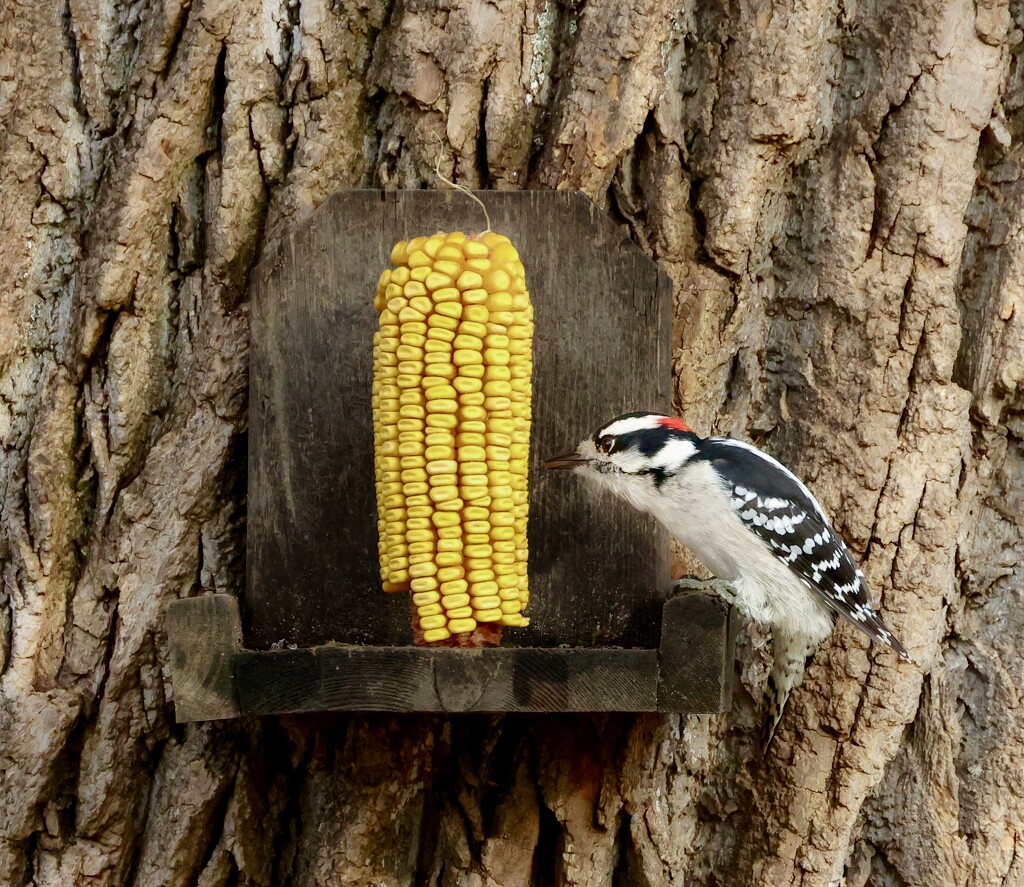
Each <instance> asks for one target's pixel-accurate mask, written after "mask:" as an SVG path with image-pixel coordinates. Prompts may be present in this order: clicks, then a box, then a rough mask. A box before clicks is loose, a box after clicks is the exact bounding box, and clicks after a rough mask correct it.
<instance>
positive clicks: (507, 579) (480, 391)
mask: <svg viewBox="0 0 1024 887" xmlns="http://www.w3.org/2000/svg"><path fill="white" fill-rule="evenodd" d="M391 261H392V263H393V264H394V265H395V267H394V268H393V269H389V270H386V271H384V272H383V273H382V274H381V276H380V279H379V280H378V283H377V297H376V299H375V301H374V307H375V308H376V309H377V311H378V312H379V326H378V330H377V332H376V333H375V334H374V339H373V366H374V375H373V427H374V442H375V447H374V453H375V473H376V487H377V507H378V531H379V538H380V542H379V554H380V566H381V579H382V583H383V588H384V590H385V591H389V592H397V591H411V592H412V601H413V604H414V606H415V608H416V613H417V616H418V620H419V627H420V629H421V630H422V632H423V639H424V640H425V641H427V642H440V641H446V640H448V639H449V638H450V637H452V636H453V635H461V634H465V633H469V632H473V631H475V630H476V628H477V624H478V623H484V624H487V623H492V624H500V625H505V626H511V627H518V626H523V625H526V624H528V622H529V620H528V619H527V618H526V617H525V616H524V615H523V611H524V610H525V609H526V605H527V602H528V600H529V589H528V585H527V572H526V566H527V543H526V523H527V512H528V504H527V464H528V456H529V447H530V418H531V413H530V396H531V387H530V380H531V375H532V371H533V360H532V342H533V308H532V306H531V305H530V297H529V293H528V292H527V289H526V278H525V274H524V271H523V265H522V262H520V260H519V254H518V252H516V250H515V248H514V247H513V246H512V244H511V242H510V241H509V239H508V238H507V237H505V236H503V235H500V234H495V233H493V232H488V233H485V234H483V235H481V236H480V237H477V238H472V237H467V236H466V235H465V234H462V233H461V232H455V233H452V234H435V235H434V236H433V237H416V238H413V239H412V240H410V241H409V242H407V243H406V242H404V241H403V242H401V243H398V244H396V245H395V248H394V249H393V250H392V251H391Z"/></svg>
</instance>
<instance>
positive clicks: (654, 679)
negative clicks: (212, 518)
mask: <svg viewBox="0 0 1024 887" xmlns="http://www.w3.org/2000/svg"><path fill="white" fill-rule="evenodd" d="M713 589H714V583H713V582H699V581H696V580H683V582H682V583H680V586H679V588H678V591H679V593H678V594H677V595H676V596H675V597H672V598H670V599H669V600H668V601H666V602H665V605H664V608H663V618H662V629H661V644H660V646H659V648H658V649H650V650H646V649H623V648H612V647H597V648H594V647H590V648H580V647H576V648H565V647H552V648H539V647H518V648H517V647H494V648H490V649H483V650H453V649H441V648H438V649H434V648H429V647H383V646H365V647H364V646H355V645H324V646H319V647H308V648H301V649H289V650H265V651H264V650H260V651H257V650H246V649H244V648H243V647H242V641H241V638H242V632H241V619H240V617H239V610H238V601H237V600H236V599H235V598H234V597H232V596H230V595H225V594H213V595H205V596H201V597H194V598H186V599H185V600H180V601H175V602H174V603H172V604H171V605H170V607H169V608H168V611H167V635H168V640H169V644H170V654H171V655H170V659H171V671H172V681H173V685H174V707H175V713H176V717H177V720H178V722H179V723H183V722H186V721H206V720H218V719H223V718H235V717H240V716H242V715H269V714H283V713H295V712H315V711H390V712H452V713H454V712H502V711H508V712H513V711H514V712H586V711H636V712H639V711H666V712H685V713H687V714H700V713H712V712H719V711H723V710H724V709H725V708H727V707H728V700H729V697H730V695H731V692H732V673H733V667H732V661H733V635H734V631H733V626H734V622H735V620H734V619H732V618H731V617H730V612H729V608H728V607H727V606H726V605H725V604H724V603H723V602H722V600H721V598H719V597H718V595H716V594H715V593H714V590H713Z"/></svg>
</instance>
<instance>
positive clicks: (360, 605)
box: [245, 191, 671, 648]
mask: <svg viewBox="0 0 1024 887" xmlns="http://www.w3.org/2000/svg"><path fill="white" fill-rule="evenodd" d="M480 196H481V198H482V199H483V200H484V201H485V202H486V204H487V207H488V210H489V212H490V214H491V219H492V225H493V227H494V228H495V230H498V231H501V232H503V233H506V234H508V235H509V237H511V238H512V240H513V242H514V243H515V244H516V246H517V248H518V249H519V251H520V253H521V254H522V256H523V261H524V264H525V265H526V270H527V282H528V285H529V287H530V292H531V297H532V299H533V304H534V307H535V311H536V318H537V322H536V337H535V343H534V359H535V375H534V420H533V441H532V446H531V459H532V464H533V465H534V466H535V468H534V470H533V472H532V476H531V481H530V503H531V506H530V507H531V513H530V527H529V539H530V585H531V602H530V610H529V615H530V616H531V619H532V622H531V625H530V626H529V628H527V629H522V630H509V631H506V640H507V642H508V643H513V644H518V645H521V646H533V647H553V646H557V645H559V644H570V645H583V646H593V645H600V644H614V645H618V646H625V647H646V648H654V647H655V646H656V645H657V643H658V629H659V622H660V607H661V602H662V601H663V599H664V596H665V593H666V590H667V587H668V554H667V544H666V537H665V534H664V532H663V531H662V530H661V529H660V528H658V527H657V526H656V525H655V524H654V523H653V522H652V521H651V520H649V519H648V518H646V517H644V516H642V515H639V514H637V513H636V512H635V511H634V510H633V509H631V508H630V507H629V506H627V505H625V504H624V503H621V502H619V501H617V500H615V499H613V498H612V497H610V496H609V495H605V494H601V493H595V492H594V491H592V490H589V489H584V488H583V485H582V483H581V482H580V481H579V480H578V479H577V478H573V477H566V476H563V475H558V476H554V475H549V474H545V473H544V472H543V471H542V470H540V469H539V464H540V460H541V459H543V458H545V457H548V456H551V455H555V454H557V453H560V452H564V451H565V450H566V449H571V448H572V447H574V446H575V445H576V444H577V443H578V442H579V441H580V440H581V439H582V438H583V437H584V436H586V435H587V434H590V433H591V432H592V431H593V429H594V428H596V427H597V426H598V425H600V424H601V423H602V422H604V421H606V420H607V419H609V418H611V417H613V416H615V415H617V414H618V413H621V412H625V411H627V410H636V409H660V410H668V409H669V408H670V403H671V400H670V391H669V383H670V368H669V351H670V349H669V335H670V310H671V297H670V285H669V281H668V279H667V277H666V276H665V275H664V273H663V272H659V270H658V269H657V267H656V266H655V265H654V264H653V263H652V262H651V261H650V260H649V259H648V258H647V257H646V256H645V255H644V254H643V253H642V252H641V251H640V250H639V249H638V248H637V247H636V246H635V245H634V244H633V243H632V242H631V241H630V240H629V239H628V238H626V237H624V236H623V234H622V233H621V230H620V229H618V228H616V227H615V226H614V225H613V224H612V223H611V222H610V221H609V220H608V218H607V217H606V215H605V214H604V213H603V212H601V211H599V210H598V209H597V208H596V207H595V206H594V205H593V204H592V203H591V202H590V201H589V200H588V199H587V198H586V197H584V196H583V195H581V194H578V193H573V192H549V191H529V192H520V193H511V192H482V193H481V194H480ZM482 227H483V226H482V223H481V215H480V212H479V209H478V208H477V207H476V206H475V204H473V203H472V202H471V201H469V200H468V199H467V198H466V197H464V196H462V195H459V194H456V193H452V192H439V191H402V192H380V191H346V192H341V193H339V194H338V195H336V196H335V197H333V198H332V199H330V200H329V201H327V202H326V203H325V204H324V205H323V206H321V207H320V208H319V209H318V210H317V212H316V213H315V214H314V216H313V217H312V218H311V219H310V220H308V221H307V222H306V223H305V224H303V225H300V226H298V227H297V228H296V229H295V230H294V231H293V232H291V233H290V234H289V235H288V236H287V238H286V239H285V240H284V241H283V243H282V244H281V245H280V247H279V248H278V250H277V251H276V252H275V253H274V254H272V255H270V256H268V258H267V259H266V260H265V261H264V262H263V264H262V265H261V266H260V267H259V268H258V269H257V270H256V272H255V273H254V278H253V279H254V287H253V304H252V314H251V317H252V321H251V322H252V356H251V381H250V386H251V390H250V394H251V401H250V434H249V448H250V452H249V455H250V461H249V466H250V474H249V512H248V584H247V591H246V607H245V615H246V619H245V627H246V636H247V640H248V641H249V643H250V644H251V645H254V646H268V645H270V644H273V643H275V642H278V641H286V642H288V643H295V644H299V645H301V646H310V645H315V644H322V643H326V642H330V641H337V642H343V643H361V644H371V645H373V644H376V645H395V644H408V643H410V641H411V630H410V626H409V621H410V620H409V614H408V602H407V600H406V597H405V596H404V595H398V596H386V595H384V594H382V592H381V591H380V583H379V579H378V573H377V569H378V568H377V532H376V525H375V506H374V500H373V462H372V434H371V421H370V380H371V337H372V331H373V329H374V326H375V323H376V320H375V314H374V311H373V308H372V305H371V301H372V294H373V292H374V288H375V285H376V280H377V277H378V276H379V274H380V272H381V270H382V269H383V268H385V267H387V265H388V256H389V253H390V250H391V247H392V245H393V244H394V243H395V242H396V241H398V240H401V239H404V238H408V237H411V236H415V235H417V234H423V233H432V232H434V231H435V230H456V229H462V230H466V231H474V230H479V229H480V228H482Z"/></svg>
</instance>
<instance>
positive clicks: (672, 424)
mask: <svg viewBox="0 0 1024 887" xmlns="http://www.w3.org/2000/svg"><path fill="white" fill-rule="evenodd" d="M658 424H659V425H660V426H661V427H662V428H674V429H675V430H676V431H687V432H689V433H690V434H693V429H692V428H691V427H690V426H689V425H687V424H686V423H685V422H684V421H683V420H682V419H677V418H675V417H674V416H666V417H665V418H664V419H659V420H658Z"/></svg>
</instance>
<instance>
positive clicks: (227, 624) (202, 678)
mask: <svg viewBox="0 0 1024 887" xmlns="http://www.w3.org/2000/svg"><path fill="white" fill-rule="evenodd" d="M167 642H168V646H169V648H170V660H171V681H172V685H173V687H174V716H175V719H176V720H177V721H178V723H179V724H181V723H185V722H186V721H216V720H221V719H223V718H237V717H238V715H239V714H240V710H239V707H238V699H237V697H236V695H235V687H234V680H233V675H232V661H233V657H234V656H235V654H236V653H237V652H238V650H239V649H240V648H241V642H242V622H241V619H240V617H239V613H238V601H237V600H236V599H235V598H234V597H232V596H231V595H228V594H207V595H200V596H199V597H193V598H184V599H183V600H180V601H174V602H172V603H171V604H170V605H168V607H167Z"/></svg>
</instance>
